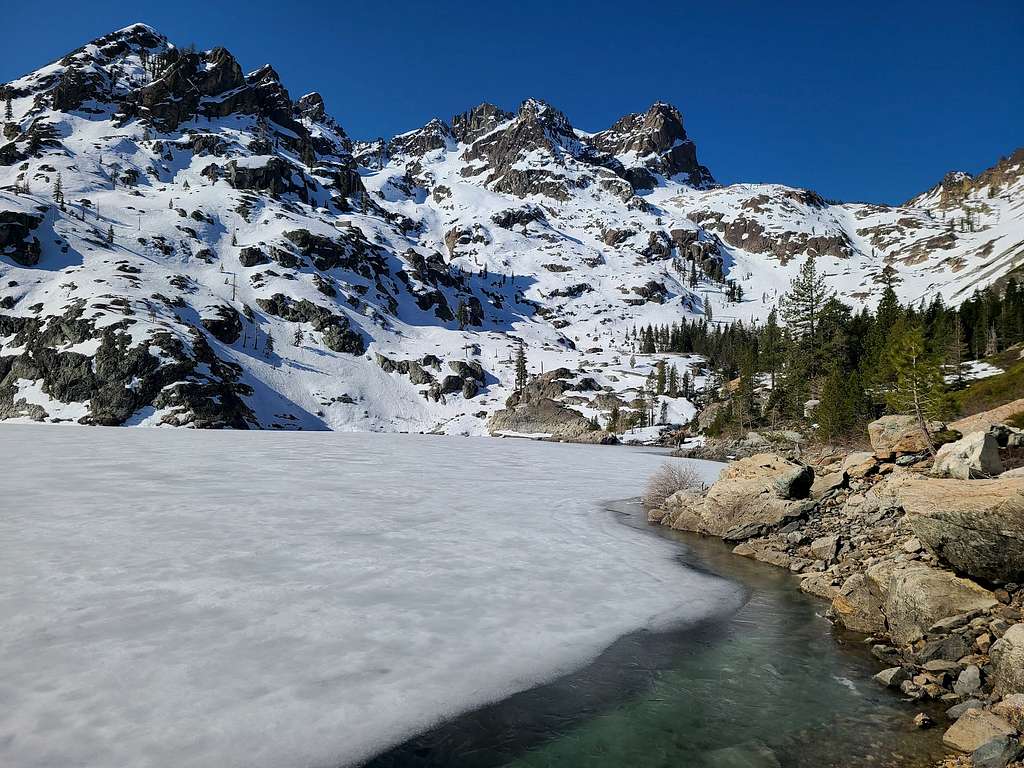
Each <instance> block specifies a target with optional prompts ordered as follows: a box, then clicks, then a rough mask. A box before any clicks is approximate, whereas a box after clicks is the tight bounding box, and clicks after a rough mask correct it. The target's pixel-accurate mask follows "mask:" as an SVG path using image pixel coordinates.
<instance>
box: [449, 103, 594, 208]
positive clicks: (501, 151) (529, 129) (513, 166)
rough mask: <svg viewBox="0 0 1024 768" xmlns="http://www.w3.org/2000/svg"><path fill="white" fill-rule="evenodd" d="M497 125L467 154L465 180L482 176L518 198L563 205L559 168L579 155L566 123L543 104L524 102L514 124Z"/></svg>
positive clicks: (564, 193) (564, 194)
mask: <svg viewBox="0 0 1024 768" xmlns="http://www.w3.org/2000/svg"><path fill="white" fill-rule="evenodd" d="M501 125H502V127H500V128H499V129H495V130H493V131H491V132H489V133H486V134H484V135H483V136H481V137H480V138H478V139H477V140H476V141H474V142H473V143H472V144H470V146H469V147H467V148H466V150H465V152H463V154H462V159H463V160H465V161H467V163H468V165H467V166H466V167H465V168H464V169H463V171H462V173H463V175H466V176H477V175H479V174H481V173H484V172H485V171H486V172H488V175H487V179H486V182H485V183H486V184H488V185H489V186H490V187H491V188H492V189H494V190H495V191H498V192H506V193H509V194H512V195H516V196H517V197H524V196H526V195H532V194H542V195H547V196H548V197H553V198H555V199H560V200H564V199H567V198H568V190H567V188H566V180H565V177H564V175H563V174H562V173H561V172H560V171H558V167H560V166H561V167H564V166H565V164H566V162H567V160H568V159H569V158H574V157H577V156H579V155H580V154H581V152H582V149H583V148H582V145H581V143H580V141H579V139H578V138H577V136H576V133H575V131H574V130H573V128H572V125H571V124H570V123H569V120H568V118H567V117H566V116H565V115H563V114H562V113H561V112H559V111H558V110H557V109H555V108H554V107H552V106H551V105H549V104H547V103H545V102H543V101H540V100H538V99H527V100H526V101H524V102H523V104H522V106H521V107H520V108H519V112H518V113H517V114H516V115H515V116H514V117H513V119H511V120H509V121H507V122H505V123H503V124H501Z"/></svg>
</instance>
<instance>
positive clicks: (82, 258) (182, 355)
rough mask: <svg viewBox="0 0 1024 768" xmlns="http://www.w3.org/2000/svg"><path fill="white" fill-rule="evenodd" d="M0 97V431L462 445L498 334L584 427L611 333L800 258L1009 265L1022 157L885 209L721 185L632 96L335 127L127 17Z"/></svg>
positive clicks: (614, 364)
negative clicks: (395, 129) (572, 380)
mask: <svg viewBox="0 0 1024 768" xmlns="http://www.w3.org/2000/svg"><path fill="white" fill-rule="evenodd" d="M5 91H6V93H7V94H9V95H10V97H11V98H10V103H11V117H10V119H9V120H8V119H6V118H5V120H4V124H3V136H4V137H5V139H6V143H5V144H0V420H49V421H57V420H73V421H76V422H81V423H89V424H104V425H114V424H132V425H139V424H162V425H171V426H195V427H235V428H237V427H257V428H275V429H296V428H300V429H334V430H344V431H410V432H419V431H424V432H446V433H456V434H485V433H487V432H488V420H489V418H490V416H491V415H492V414H493V413H495V412H496V411H498V410H500V409H502V408H503V407H504V405H505V401H506V399H507V397H508V395H509V394H510V393H511V391H512V384H513V381H514V370H513V367H512V365H511V358H512V356H513V354H514V351H515V350H516V349H517V348H518V346H519V345H520V344H522V345H523V346H524V347H525V349H526V351H527V357H528V360H529V363H530V370H531V372H532V373H538V372H540V371H541V369H542V366H543V370H551V369H552V368H558V367H564V368H567V369H568V370H570V371H573V372H580V371H581V370H586V371H587V372H588V373H590V374H593V375H594V377H595V379H596V380H598V382H599V384H600V386H601V387H602V393H603V394H605V395H608V397H605V398H603V400H601V401H600V402H599V401H598V400H597V399H596V397H591V399H590V400H589V401H587V402H585V403H574V404H572V407H574V408H577V409H578V411H579V412H580V413H583V412H586V413H587V415H588V416H589V415H594V414H600V415H601V416H602V417H606V416H607V413H608V409H609V403H610V402H611V401H612V400H613V399H618V401H619V402H620V403H621V404H622V406H623V407H624V408H627V409H628V407H629V403H630V401H631V399H632V398H631V391H630V386H627V385H626V384H625V383H623V382H624V379H623V377H621V376H619V375H618V374H617V373H616V369H617V368H619V367H621V361H622V360H623V359H624V358H628V356H629V354H630V352H631V351H632V350H630V349H629V348H628V346H627V345H626V344H625V343H624V334H625V332H626V330H627V329H629V328H632V327H634V326H641V325H647V324H651V323H655V324H664V323H670V322H674V321H677V320H679V319H681V318H684V317H691V318H692V317H701V316H703V315H705V313H706V311H707V306H706V304H708V303H710V306H711V308H712V309H713V310H714V311H713V316H714V318H715V322H719V323H722V322H730V321H732V320H737V319H741V320H752V319H760V318H763V317H765V316H766V314H767V313H768V312H769V311H770V309H771V307H772V306H773V305H774V304H775V303H776V302H777V300H778V296H779V295H780V293H781V292H782V291H784V290H785V289H786V287H787V286H788V284H789V281H790V279H791V278H792V277H793V275H794V274H795V272H796V270H797V269H798V268H799V264H800V262H801V261H802V260H803V259H804V258H806V257H807V256H809V255H813V256H815V257H816V258H817V259H818V260H819V261H820V264H821V267H822V269H823V271H825V272H826V273H827V274H828V276H829V280H830V282H831V284H832V286H833V287H834V288H835V289H836V290H837V291H838V292H839V293H840V294H841V296H842V297H843V298H844V299H845V300H846V301H848V302H850V303H852V304H854V305H855V306H860V305H863V304H871V303H873V302H874V301H875V300H876V299H877V297H878V295H879V294H880V291H881V286H880V282H879V276H880V274H881V270H882V268H883V267H884V266H885V265H887V264H891V265H892V266H893V267H894V268H895V269H896V270H897V271H898V273H899V275H900V277H901V278H902V282H901V283H900V284H899V291H900V292H901V295H902V297H903V298H904V299H905V300H918V299H921V298H927V297H930V296H933V295H935V294H936V293H941V294H942V295H943V296H944V297H945V298H946V299H947V301H950V302H953V303H955V302H957V301H960V300H962V299H963V298H965V297H966V296H968V295H970V293H971V291H973V290H974V289H975V288H976V287H979V286H984V285H988V284H990V283H993V282H995V281H997V280H999V279H1000V278H1002V277H1003V276H1005V275H1006V274H1007V273H1009V272H1011V271H1012V270H1014V269H1016V268H1017V267H1018V264H1019V262H1020V258H1021V256H1022V253H1024V251H1022V249H1024V153H1022V152H1020V151H1018V152H1017V153H1016V154H1014V155H1012V156H1011V157H1009V158H1006V159H1005V160H1003V161H1000V163H998V164H997V165H996V166H994V167H993V168H992V169H990V170H989V171H986V172H985V173H983V174H980V175H979V176H978V177H977V178H971V177H969V176H965V175H963V174H951V175H949V176H947V177H946V178H945V179H944V180H943V182H942V183H941V184H939V185H937V186H936V187H935V188H934V189H932V190H930V191H929V192H927V193H924V194H923V195H921V196H919V197H918V198H915V199H914V200H911V201H909V202H908V203H907V204H906V205H905V206H901V207H895V208H891V207H886V206H879V205H871V204H854V203H850V204H834V203H830V202H827V201H825V200H823V199H822V198H821V197H820V196H818V195H817V194H815V193H814V192H810V191H807V190H799V189H793V188H789V187H785V186H781V185H773V184H737V185H732V186H719V185H717V184H715V182H714V179H713V177H712V175H711V172H710V171H709V170H708V169H707V168H705V167H704V166H702V165H700V164H699V163H698V161H697V155H696V148H695V145H694V142H693V141H692V139H691V138H690V137H689V136H688V135H687V134H686V131H685V128H684V127H683V120H682V116H681V115H680V113H679V112H678V110H676V109H675V108H674V107H672V106H670V105H668V104H664V103H660V102H659V103H656V104H654V105H652V106H651V108H650V109H649V110H648V111H647V112H646V113H642V114H634V115H627V116H625V117H623V118H622V119H621V120H619V121H617V122H616V123H615V125H614V126H612V127H610V128H608V129H607V130H603V131H596V132H588V131H582V130H579V129H577V128H575V127H574V126H572V124H571V123H570V121H569V119H568V118H567V117H566V116H565V115H563V114H562V113H560V112H559V111H558V110H557V109H555V108H554V107H553V106H551V105H548V104H545V103H543V102H541V101H537V100H533V99H530V100H527V101H526V102H524V103H523V104H522V105H521V106H520V107H519V109H518V110H517V111H515V112H510V111H506V110H504V109H502V108H500V107H496V106H494V105H489V104H482V105H478V106H477V107H474V108H472V109H471V110H469V111H467V112H466V113H464V114H462V115H457V116H455V117H453V118H452V119H451V120H450V121H445V120H440V119H435V120H432V121H431V122H430V123H428V124H427V125H426V126H424V127H422V128H419V129H415V130H412V131H408V132H406V133H403V134H402V135H400V136H397V137H395V138H393V139H391V140H390V141H375V142H353V141H352V140H351V139H350V138H349V137H348V136H347V135H346V134H345V132H344V130H343V129H342V127H341V125H340V124H339V122H338V121H337V120H335V119H334V118H333V117H331V116H330V115H329V113H328V112H327V109H326V107H325V105H324V104H323V101H322V99H320V97H319V96H318V95H317V94H315V93H313V94H307V95H305V96H303V97H301V98H300V99H298V100H292V99H291V97H290V95H289V94H288V91H287V90H286V88H285V86H284V84H282V83H281V81H280V79H279V77H278V75H277V73H276V72H275V71H274V70H273V68H272V67H270V66H269V65H268V66H263V67H261V68H259V69H257V70H254V71H252V72H249V73H248V74H245V73H243V71H242V69H241V67H240V65H239V64H238V62H236V61H235V60H234V58H233V57H232V56H231V54H230V53H228V52H227V51H225V50H224V49H222V48H217V49H213V50H211V51H204V52H193V51H188V50H181V49H178V48H175V47H174V46H173V45H172V44H171V43H170V42H169V41H168V40H167V39H166V38H164V37H162V36H161V35H159V34H158V33H157V32H155V31H154V30H152V29H150V28H149V27H146V26H145V25H133V26H131V27H128V28H125V29H123V30H118V31H116V32H113V33H111V34H110V35H107V36H105V37H103V38H100V39H99V40H96V41H93V42H91V43H89V44H87V45H85V46H83V47H82V48H81V49H79V50H77V51H74V52H72V53H70V54H68V55H67V56H66V57H64V58H63V59H61V60H59V61H57V62H54V63H52V64H49V65H47V66H45V67H43V68H41V69H39V70H37V71H36V72H33V73H30V74H28V75H26V76H25V77H23V78H20V79H19V80H16V81H14V82H13V83H10V84H8V86H7V87H6V89H5ZM58 180H59V182H60V186H61V191H62V194H63V198H64V203H63V205H61V204H59V200H58V193H57V190H56V187H57V184H58ZM726 280H727V281H733V282H736V283H738V284H739V285H740V286H741V287H742V288H743V289H744V291H743V292H744V296H743V300H742V301H738V302H736V301H729V300H728V298H727V292H726V289H725V288H726V286H725V283H724V282H722V281H726ZM268 341H269V343H268ZM271 347H272V348H271ZM647 362H648V363H649V362H650V361H647ZM675 362H676V363H677V365H678V366H680V367H682V366H686V365H691V364H692V363H694V362H695V361H684V360H678V361H675ZM466 363H469V364H472V365H473V366H474V367H473V368H472V369H470V368H467V367H466V366H465V365H464V364H466ZM412 364H414V365H412ZM476 366H478V367H476ZM680 372H682V368H681V370H680ZM691 373H694V371H691ZM626 378H627V379H628V378H630V377H626ZM601 403H603V405H602V404H601ZM670 405H671V408H670V410H672V411H673V412H678V413H686V412H687V411H691V410H692V406H690V405H689V404H687V403H685V402H673V403H671V404H670Z"/></svg>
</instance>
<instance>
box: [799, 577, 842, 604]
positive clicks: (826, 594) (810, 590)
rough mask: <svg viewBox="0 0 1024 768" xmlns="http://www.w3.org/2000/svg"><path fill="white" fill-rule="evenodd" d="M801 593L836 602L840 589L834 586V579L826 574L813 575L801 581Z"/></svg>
mask: <svg viewBox="0 0 1024 768" xmlns="http://www.w3.org/2000/svg"><path fill="white" fill-rule="evenodd" d="M800 591H801V592H806V593H807V594H808V595H814V596H815V597H820V598H822V599H823V600H830V601H831V600H834V599H835V596H836V593H837V592H839V589H838V588H837V587H836V586H834V585H833V584H832V577H831V576H830V575H828V574H826V573H812V574H810V575H809V576H804V577H803V578H802V579H800Z"/></svg>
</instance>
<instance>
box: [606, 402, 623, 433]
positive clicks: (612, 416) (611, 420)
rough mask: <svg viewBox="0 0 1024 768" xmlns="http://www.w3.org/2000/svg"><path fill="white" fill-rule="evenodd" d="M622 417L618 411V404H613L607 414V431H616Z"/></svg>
mask: <svg viewBox="0 0 1024 768" xmlns="http://www.w3.org/2000/svg"><path fill="white" fill-rule="evenodd" d="M621 418H622V414H621V412H620V411H619V406H617V405H613V406H612V410H611V412H610V413H609V414H608V431H609V432H618V431H619V421H620V419H621Z"/></svg>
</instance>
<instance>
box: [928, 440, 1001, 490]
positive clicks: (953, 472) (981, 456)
mask: <svg viewBox="0 0 1024 768" xmlns="http://www.w3.org/2000/svg"><path fill="white" fill-rule="evenodd" d="M1002 471H1003V463H1002V461H1000V459H999V443H998V442H997V441H996V438H995V436H994V435H993V434H992V433H991V432H972V433H970V434H969V435H965V436H964V437H962V438H960V439H959V440H957V441H956V442H953V443H946V444H945V445H943V446H942V447H941V448H939V450H938V453H936V454H935V463H934V465H933V466H932V474H934V475H937V476H939V477H956V478H960V479H961V480H969V479H970V478H972V477H995V476H996V475H998V474H1000V473H1002Z"/></svg>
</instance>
